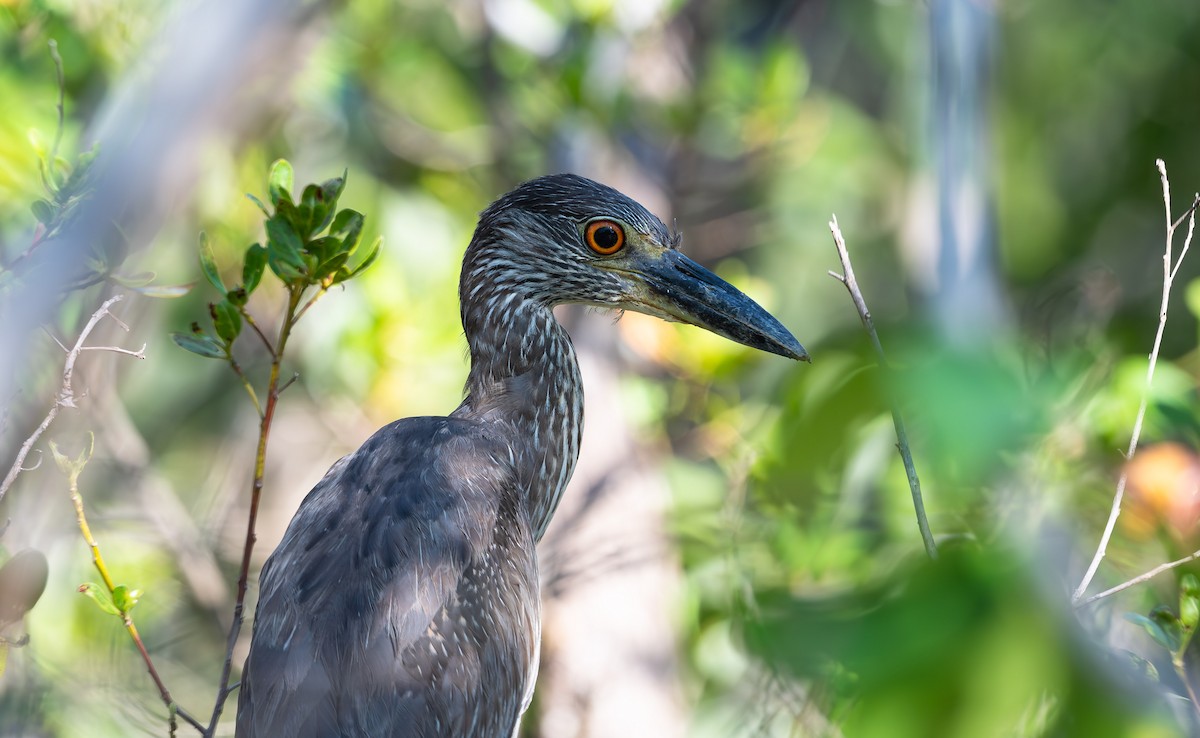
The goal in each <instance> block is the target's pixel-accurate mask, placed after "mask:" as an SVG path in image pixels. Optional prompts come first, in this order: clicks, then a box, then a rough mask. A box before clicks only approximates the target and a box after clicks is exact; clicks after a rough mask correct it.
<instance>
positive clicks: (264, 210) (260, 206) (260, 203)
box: [246, 192, 271, 218]
mask: <svg viewBox="0 0 1200 738" xmlns="http://www.w3.org/2000/svg"><path fill="white" fill-rule="evenodd" d="M246 197H248V198H250V202H252V203H254V204H255V205H257V206H258V209H259V210H261V211H262V214H263V215H265V216H267V217H268V218H270V217H271V211H270V210H267V206H266V205H265V204H264V203H263V201H262V200H259V199H258V198H257V197H255V196H254V195H251V194H250V193H249V192H247V193H246Z"/></svg>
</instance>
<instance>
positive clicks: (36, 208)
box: [29, 200, 54, 225]
mask: <svg viewBox="0 0 1200 738" xmlns="http://www.w3.org/2000/svg"><path fill="white" fill-rule="evenodd" d="M29 209H30V210H32V211H33V217H35V218H37V220H38V222H39V223H41V224H42V225H50V222H51V221H52V220H54V206H53V205H51V204H50V203H48V202H46V201H45V200H34V201H33V203H32V204H31V205H30V206H29Z"/></svg>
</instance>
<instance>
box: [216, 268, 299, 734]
mask: <svg viewBox="0 0 1200 738" xmlns="http://www.w3.org/2000/svg"><path fill="white" fill-rule="evenodd" d="M302 293H303V290H301V289H293V290H291V291H290V292H289V294H288V307H287V313H286V314H285V315H284V318H283V323H282V325H280V327H279V340H278V342H277V343H276V345H275V347H274V349H273V350H272V354H271V375H270V378H269V379H268V380H267V402H266V406H265V407H264V408H263V412H262V417H261V422H260V423H259V431H258V450H257V452H256V453H255V457H254V478H253V479H252V481H251V484H250V512H249V515H248V516H247V521H246V542H245V544H244V545H243V548H242V563H241V568H240V570H239V572H238V583H237V599H236V600H235V601H234V605H233V623H232V624H231V625H230V627H229V637H228V638H227V639H226V641H225V662H224V664H223V666H222V667H221V680H220V682H219V683H218V685H217V699H216V702H215V704H214V705H213V712H212V718H211V719H210V720H209V723H208V729H207V730H206V731H204V735H205V736H209V737H211V736H212V735H214V734H215V732H216V729H217V723H219V722H220V720H221V713H222V712H223V711H224V709H225V700H227V699H228V698H229V695H230V694H232V693H233V687H230V686H229V678H230V675H231V673H232V672H233V651H234V648H236V647H237V642H238V636H239V635H240V634H241V632H242V623H243V622H244V621H245V610H246V591H247V590H248V589H249V586H250V562H251V558H252V555H253V553H254V544H255V542H256V541H257V540H258V534H257V533H256V532H255V527H256V525H257V523H258V508H259V503H260V501H261V500H262V490H263V476H264V474H265V473H266V468H267V442H268V440H270V436H271V421H272V420H273V419H274V418H275V406H276V403H278V401H279V393H280V391H281V390H280V388H279V370H280V364H281V363H282V362H283V352H284V349H286V348H287V341H288V337H289V336H290V335H291V332H292V327H293V326H295V324H296V320H298V318H299V316H298V315H297V313H296V311H297V310H298V309H299V307H300V299H301V297H302V296H303V295H302ZM309 304H310V305H311V304H312V301H309Z"/></svg>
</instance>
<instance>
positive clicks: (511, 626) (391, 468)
mask: <svg viewBox="0 0 1200 738" xmlns="http://www.w3.org/2000/svg"><path fill="white" fill-rule="evenodd" d="M598 218H603V219H608V220H605V221H604V222H603V223H598V221H597V220H596V219H598ZM592 223H598V225H599V226H603V227H610V228H612V229H616V230H617V231H619V232H620V234H621V237H622V240H621V243H622V244H624V245H621V246H618V250H617V251H616V252H615V253H609V254H605V253H601V251H600V250H597V249H596V248H595V247H590V246H589V243H590V241H589V239H590V238H591V237H590V236H589V235H588V233H587V229H588V226H589V224H592ZM601 236H602V238H603V239H607V240H605V242H604V243H605V245H607V244H608V243H615V241H612V234H610V233H607V232H606V233H603V234H601ZM677 244H678V239H677V238H676V237H674V236H672V235H671V234H670V233H669V232H668V231H667V229H666V227H665V226H664V225H663V224H662V222H661V221H659V219H658V218H656V217H654V216H653V215H651V214H650V213H649V212H647V211H646V210H645V209H644V208H642V207H641V206H640V205H638V204H637V203H636V202H634V201H633V200H631V199H629V198H627V197H625V196H624V195H622V194H620V193H619V192H617V191H615V190H612V189H610V188H608V187H605V186H603V185H600V184H597V183H595V182H592V181H590V180H587V179H584V178H582V177H577V176H574V175H553V176H549V177H542V178H539V179H536V180H533V181H531V182H527V183H525V184H524V185H521V186H520V187H518V188H517V189H516V190H514V191H513V192H511V193H509V194H508V195H506V196H504V197H503V198H501V199H499V200H497V201H496V202H495V203H493V204H492V205H491V206H490V207H489V208H488V209H487V210H485V211H484V212H483V214H482V215H481V216H480V220H479V225H478V227H477V229H476V231H475V235H474V237H473V238H472V240H471V244H470V246H469V247H468V248H467V252H466V255H465V256H464V259H463V270H462V278H461V281H460V287H459V295H460V300H461V314H462V322H463V329H464V332H465V334H466V338H467V342H468V345H469V347H470V358H471V371H470V375H469V378H468V380H467V386H466V398H465V399H464V400H463V402H462V404H461V405H459V407H458V408H457V409H456V410H455V411H454V412H453V413H452V414H451V415H450V416H449V417H445V418H437V417H429V418H408V419H405V420H399V421H396V422H394V423H392V424H391V425H388V426H386V427H385V428H383V429H381V430H380V431H378V432H377V433H376V434H375V435H374V436H372V437H371V438H370V439H369V440H368V441H367V442H366V443H364V444H363V446H362V447H361V448H359V449H358V450H357V451H355V452H354V453H352V454H350V455H349V456H346V457H345V458H343V459H341V460H340V461H338V462H337V463H336V464H335V465H334V466H333V467H332V468H331V469H330V470H329V472H328V473H327V474H326V475H325V478H324V479H322V480H321V482H320V483H319V484H317V486H316V487H315V488H313V490H312V491H311V492H310V493H309V494H308V496H307V497H306V498H305V499H304V502H303V503H302V504H301V505H300V509H299V511H298V512H297V513H296V516H295V518H294V519H293V520H292V522H291V524H290V525H289V526H288V530H287V533H286V534H285V535H284V538H283V541H282V542H281V543H280V544H279V547H278V548H277V549H276V551H275V552H274V553H273V554H272V555H271V557H270V558H269V559H268V561H267V563H266V565H265V566H264V567H263V571H262V576H261V580H260V581H261V584H260V595H259V602H258V608H257V611H256V615H255V622H254V634H253V638H252V640H251V646H250V654H249V656H248V658H247V660H246V666H245V670H244V672H243V675H242V683H241V694H240V696H239V702H238V720H237V735H238V736H239V738H265V737H267V736H295V737H296V738H318V737H322V738H323V737H329V736H346V737H350V736H354V737H360V736H361V737H363V738H365V737H367V736H390V737H395V738H401V737H403V738H410V737H412V738H416V737H420V738H441V737H443V736H444V737H450V736H453V737H454V738H504V737H506V736H510V735H513V734H514V732H515V730H516V728H517V726H518V723H519V720H520V716H521V713H522V712H523V711H524V709H525V707H526V706H527V705H528V702H529V699H530V697H531V696H532V689H533V683H534V680H535V678H536V672H537V655H538V643H539V637H540V624H539V609H540V605H539V599H538V574H537V557H536V553H535V545H536V543H537V541H538V540H540V539H541V537H542V534H543V533H545V531H546V527H547V525H549V523H550V519H551V517H552V516H553V514H554V509H555V508H556V507H557V505H558V502H559V500H560V499H561V497H562V493H563V490H564V489H565V488H566V485H567V482H568V480H569V479H570V477H571V473H572V471H573V470H574V467H575V462H576V460H577V458H578V456H579V443H580V438H581V435H582V430H583V387H582V383H581V381H580V376H579V369H578V366H577V363H576V360H575V353H574V350H573V349H572V347H571V342H570V339H569V337H568V336H567V334H566V332H565V331H564V330H563V328H562V327H561V326H560V325H559V324H558V322H557V321H556V320H555V319H554V316H553V313H552V312H551V308H552V307H553V306H554V305H556V304H560V303H566V302H575V303H584V304H590V305H600V306H607V307H614V308H619V309H633V310H640V311H642V312H646V313H649V314H652V315H658V316H660V317H664V318H667V319H671V320H683V321H686V322H691V323H695V324H697V325H701V326H703V327H706V328H708V329H710V330H713V331H715V332H717V333H720V334H721V335H725V336H727V337H729V338H732V339H734V340H737V341H741V342H742V343H746V344H747V345H751V346H755V347H757V348H761V349H764V350H767V351H772V352H774V353H778V354H781V355H783V356H788V357H791V358H796V359H806V358H807V356H806V354H805V353H804V349H803V348H802V347H801V346H800V344H799V343H798V342H796V339H795V338H793V337H792V336H791V334H790V333H788V332H787V331H786V329H784V328H783V327H782V326H781V325H779V323H778V322H777V321H775V320H774V318H772V317H771V316H770V315H768V314H767V313H766V312H765V311H763V310H762V309H761V308H760V307H758V306H757V305H756V304H754V303H753V302H752V301H750V299H749V298H747V297H746V296H745V295H742V294H741V293H740V292H738V291H737V290H736V289H734V288H733V287H731V286H729V285H728V284H727V283H725V282H724V281H722V280H720V279H719V278H718V277H716V276H715V275H713V274H712V273H711V272H708V271H707V270H705V269H703V268H702V267H700V266H698V265H696V264H694V263H693V262H691V261H690V260H688V259H687V258H686V257H684V256H682V254H679V253H678V251H677V250H676V246H677Z"/></svg>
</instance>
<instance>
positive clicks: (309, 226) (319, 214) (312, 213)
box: [299, 184, 333, 238]
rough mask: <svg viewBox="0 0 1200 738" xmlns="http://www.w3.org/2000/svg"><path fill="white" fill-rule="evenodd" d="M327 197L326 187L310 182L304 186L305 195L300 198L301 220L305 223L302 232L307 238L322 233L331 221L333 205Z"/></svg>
mask: <svg viewBox="0 0 1200 738" xmlns="http://www.w3.org/2000/svg"><path fill="white" fill-rule="evenodd" d="M326 198H327V195H326V194H325V188H324V187H318V186H317V185H315V184H310V185H309V186H307V187H305V188H304V195H303V196H302V197H301V198H300V207H299V220H300V222H301V223H302V224H303V227H302V228H301V233H302V234H303V235H304V236H305V237H306V238H311V237H312V236H313V235H315V234H317V233H320V232H321V229H323V228H324V227H325V226H326V225H327V224H328V223H329V219H330V213H332V212H333V205H332V204H330V203H329V201H328V200H327V199H326Z"/></svg>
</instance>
